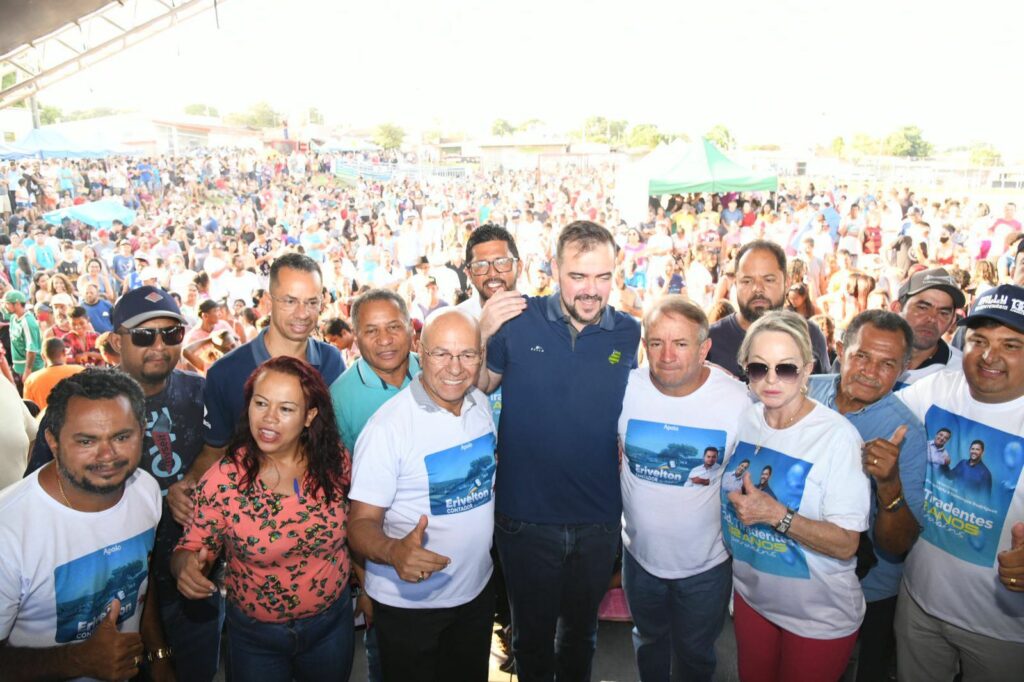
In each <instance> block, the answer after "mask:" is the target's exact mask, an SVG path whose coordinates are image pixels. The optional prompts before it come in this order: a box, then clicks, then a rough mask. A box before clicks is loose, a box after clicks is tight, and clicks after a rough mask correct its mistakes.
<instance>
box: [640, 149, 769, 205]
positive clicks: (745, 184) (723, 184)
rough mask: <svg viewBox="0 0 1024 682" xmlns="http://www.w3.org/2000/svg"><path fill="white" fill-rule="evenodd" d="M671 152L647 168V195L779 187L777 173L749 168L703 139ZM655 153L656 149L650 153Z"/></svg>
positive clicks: (749, 190)
mask: <svg viewBox="0 0 1024 682" xmlns="http://www.w3.org/2000/svg"><path fill="white" fill-rule="evenodd" d="M673 151H674V152H675V153H672V154H671V155H670V156H665V155H660V159H661V160H659V161H658V162H657V163H655V164H652V166H651V167H650V168H649V171H648V172H649V173H650V176H649V179H648V184H647V193H648V194H650V195H661V194H690V193H695V192H713V193H716V194H717V193H720V192H754V191H771V192H774V191H776V190H777V189H778V188H779V178H778V176H777V175H761V174H758V173H755V172H753V171H751V170H750V169H749V168H746V167H745V166H742V165H740V164H738V163H736V162H735V161H733V160H731V159H729V158H728V157H727V156H726V155H725V154H723V153H722V152H721V151H720V150H719V149H718V147H716V146H715V145H714V144H712V143H711V142H709V141H708V140H706V139H704V138H701V139H700V140H698V141H697V142H694V143H692V144H688V145H682V148H681V149H680V148H679V147H676V148H675V149H674V150H673ZM655 153H657V150H655V151H654V152H652V153H651V155H654V154H655Z"/></svg>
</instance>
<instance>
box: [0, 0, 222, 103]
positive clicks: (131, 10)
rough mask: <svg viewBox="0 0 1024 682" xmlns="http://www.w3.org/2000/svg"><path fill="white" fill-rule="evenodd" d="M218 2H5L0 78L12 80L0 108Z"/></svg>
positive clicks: (1, 96) (1, 95)
mask: <svg viewBox="0 0 1024 682" xmlns="http://www.w3.org/2000/svg"><path fill="white" fill-rule="evenodd" d="M223 2H224V0H117V1H116V2H111V1H110V0H60V1H59V2H55V1H53V0H6V1H5V3H4V4H5V8H4V22H3V28H2V29H0V74H3V75H6V74H9V73H16V74H17V77H16V78H15V79H14V82H13V83H12V84H10V85H9V86H8V87H6V88H3V89H2V90H0V109H2V108H4V107H7V106H10V105H12V104H16V103H17V102H20V101H22V100H24V99H27V98H29V97H31V96H32V95H35V94H36V93H38V92H40V91H42V90H44V89H45V88H46V87H48V86H50V85H52V84H54V83H56V82H58V81H61V80H63V79H65V78H68V77H69V76H72V75H74V74H76V73H79V72H81V71H83V70H84V69H87V68H89V67H90V66H92V65H93V64H96V63H97V62H99V61H102V60H103V59H106V58H108V57H111V56H113V55H115V54H118V53H119V52H121V51H122V50H125V49H127V48H129V47H131V46H133V45H136V44H138V43H140V42H142V41H144V40H146V39H147V38H149V37H150V36H153V35H155V34H157V33H160V32H162V31H166V30H167V29H169V28H173V27H174V26H176V25H177V24H179V23H180V22H182V21H185V20H187V19H190V18H192V17H194V16H196V15H198V14H201V13H203V12H205V11H207V10H209V9H214V10H216V8H217V6H218V5H219V4H220V3H223ZM8 80H9V79H5V81H4V82H5V83H6V82H8ZM0 87H2V86H0Z"/></svg>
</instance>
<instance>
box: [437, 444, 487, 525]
mask: <svg viewBox="0 0 1024 682" xmlns="http://www.w3.org/2000/svg"><path fill="white" fill-rule="evenodd" d="M494 446H495V439H494V434H493V433H488V434H485V435H483V436H480V437H479V438H476V439H474V440H471V441H470V442H468V443H463V444H462V445H456V446H455V447H451V448H448V449H447V450H442V451H440V452H435V453H434V454H432V455H427V456H426V457H424V458H423V461H424V462H425V463H426V465H427V478H428V480H429V481H430V513H431V514H433V515H434V516H443V515H445V514H458V513H461V512H464V511H469V510H470V509H474V508H476V507H479V506H480V505H483V504H487V503H488V502H490V500H491V491H492V489H493V484H494V471H495V469H496V468H497V462H496V461H495V459H494Z"/></svg>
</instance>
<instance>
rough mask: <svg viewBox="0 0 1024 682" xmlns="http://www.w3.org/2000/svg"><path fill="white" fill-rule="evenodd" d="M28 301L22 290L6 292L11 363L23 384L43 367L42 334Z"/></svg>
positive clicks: (5, 303)
mask: <svg viewBox="0 0 1024 682" xmlns="http://www.w3.org/2000/svg"><path fill="white" fill-rule="evenodd" d="M26 303H27V299H26V298H25V294H23V293H21V292H20V291H15V290H13V289H12V290H10V291H8V292H7V293H6V294H4V308H6V310H7V313H8V316H7V318H8V320H9V321H10V323H11V365H12V367H13V369H14V373H15V374H17V375H20V376H21V381H22V383H23V384H24V383H25V380H26V379H28V375H29V374H31V373H32V372H34V371H36V370H37V369H42V368H43V358H42V353H41V350H42V334H41V333H40V331H39V323H38V322H37V321H36V316H35V315H33V314H32V311H31V310H29V309H28V307H27V306H26Z"/></svg>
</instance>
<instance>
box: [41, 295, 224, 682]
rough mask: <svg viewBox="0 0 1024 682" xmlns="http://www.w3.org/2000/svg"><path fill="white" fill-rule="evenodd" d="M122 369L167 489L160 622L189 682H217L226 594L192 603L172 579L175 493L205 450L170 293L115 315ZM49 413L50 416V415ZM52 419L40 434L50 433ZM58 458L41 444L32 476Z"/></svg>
mask: <svg viewBox="0 0 1024 682" xmlns="http://www.w3.org/2000/svg"><path fill="white" fill-rule="evenodd" d="M110 319H111V323H112V324H113V325H114V330H115V334H114V336H113V339H112V344H113V346H114V348H115V349H116V350H117V351H118V352H119V353H120V355H121V365H120V368H121V369H122V370H123V371H124V372H125V373H127V374H128V375H129V376H131V377H132V378H133V379H135V381H137V382H138V383H139V385H141V386H142V391H143V393H144V394H145V406H146V410H145V424H144V433H143V438H142V460H141V462H140V463H139V468H141V469H142V470H144V471H146V472H148V473H149V474H151V475H152V476H153V477H154V478H155V479H156V480H157V483H159V484H160V490H161V494H162V496H163V498H164V504H163V505H162V514H161V517H160V525H159V526H158V527H157V534H156V545H155V546H154V549H153V561H152V571H153V575H152V580H153V584H154V585H155V587H156V590H157V596H158V598H159V603H160V617H161V620H162V622H163V629H164V633H165V635H166V638H167V641H168V643H169V644H170V648H169V649H168V650H167V651H164V652H163V654H166V655H173V657H174V661H173V663H174V666H175V669H176V671H177V674H178V679H181V680H186V679H187V680H210V679H212V678H213V676H214V675H215V674H216V672H217V668H218V665H219V653H220V632H221V626H222V624H223V620H224V609H223V602H222V600H221V598H220V595H219V594H216V595H213V596H212V597H210V598H208V599H205V600H202V601H190V600H188V599H185V598H184V597H183V596H182V595H181V594H180V593H179V592H178V588H177V582H176V581H175V579H174V578H173V577H172V576H171V574H170V556H171V553H172V552H173V551H174V547H175V545H176V544H177V543H178V539H179V538H180V537H181V533H182V526H181V525H179V524H178V523H176V522H175V520H174V517H173V516H172V514H171V511H170V509H169V508H168V505H167V491H168V489H169V488H170V487H171V486H172V485H174V484H175V483H177V482H179V481H181V480H182V479H183V478H184V477H185V475H186V474H187V473H188V472H189V470H190V468H191V467H192V464H193V462H194V461H195V460H196V458H197V457H198V456H199V453H200V452H201V451H202V448H203V433H202V429H201V428H199V426H200V425H201V424H202V423H203V421H204V409H203V398H202V396H203V386H204V380H203V378H202V377H200V376H198V375H196V374H192V373H189V372H183V371H181V370H178V369H175V367H176V366H177V365H178V361H179V360H180V359H181V343H182V340H183V339H184V338H185V318H184V317H183V316H182V314H181V310H180V309H179V308H178V304H177V303H176V302H175V301H174V299H173V298H172V297H171V296H170V294H168V293H167V292H166V291H164V290H163V289H158V288H156V287H151V286H145V287H140V288H138V289H135V290H133V291H130V292H128V293H127V294H125V295H124V296H122V297H121V298H120V299H119V300H118V301H117V304H116V305H115V306H114V309H113V311H112V313H111V316H110ZM48 414H49V413H47V415H48ZM47 423H48V416H44V418H43V421H42V423H41V424H40V430H45V429H46V428H47ZM51 459H53V454H52V452H51V450H50V446H49V444H48V443H47V440H46V439H44V438H38V439H36V443H35V447H34V450H33V452H32V458H31V461H30V462H29V471H28V473H31V472H33V471H35V470H36V469H38V468H40V467H42V466H43V465H44V464H46V463H47V462H48V461H50V460H51Z"/></svg>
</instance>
